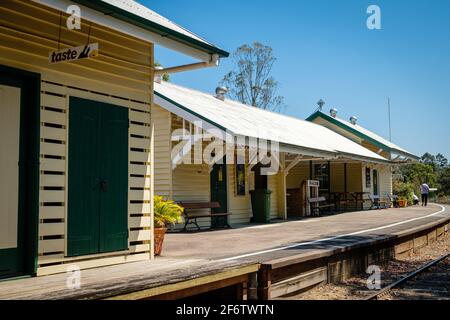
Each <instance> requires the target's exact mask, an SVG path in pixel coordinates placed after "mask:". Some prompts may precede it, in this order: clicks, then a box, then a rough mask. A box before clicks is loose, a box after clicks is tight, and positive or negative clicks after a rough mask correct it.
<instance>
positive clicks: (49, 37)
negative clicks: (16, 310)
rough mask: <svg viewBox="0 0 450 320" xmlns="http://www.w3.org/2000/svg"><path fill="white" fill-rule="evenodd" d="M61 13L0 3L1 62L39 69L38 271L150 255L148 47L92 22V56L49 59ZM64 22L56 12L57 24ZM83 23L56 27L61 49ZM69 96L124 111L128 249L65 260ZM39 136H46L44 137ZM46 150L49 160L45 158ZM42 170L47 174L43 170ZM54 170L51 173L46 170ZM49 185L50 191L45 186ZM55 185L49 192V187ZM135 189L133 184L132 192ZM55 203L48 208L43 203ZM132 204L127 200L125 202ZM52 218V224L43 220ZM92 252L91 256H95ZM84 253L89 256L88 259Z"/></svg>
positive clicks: (77, 36) (81, 39) (74, 42)
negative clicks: (75, 26)
mask: <svg viewBox="0 0 450 320" xmlns="http://www.w3.org/2000/svg"><path fill="white" fill-rule="evenodd" d="M59 22H60V13H59V12H57V11H55V10H53V9H49V8H47V7H45V6H42V5H39V4H37V3H35V2H32V1H12V0H9V1H1V2H0V65H6V66H10V67H14V68H18V69H22V70H26V71H31V72H36V73H39V74H40V75H41V148H40V149H41V164H40V170H41V176H40V187H41V191H40V195H39V198H40V200H39V201H40V209H39V219H40V224H39V243H38V247H39V248H38V253H39V256H38V275H43V274H48V273H55V272H65V271H66V268H67V266H68V265H69V264H70V263H72V262H73V263H76V265H77V266H79V267H80V268H89V267H94V266H101V265H110V264H116V263H123V262H132V261H138V260H144V259H149V258H150V256H151V253H152V247H153V246H151V245H150V243H151V238H152V231H151V230H150V228H151V227H152V225H153V222H152V219H151V212H152V210H151V188H152V183H153V182H152V179H153V177H152V176H151V172H152V158H151V157H152V155H151V152H150V149H151V140H150V137H151V134H152V130H151V122H150V120H151V119H150V105H151V99H152V90H153V89H152V88H153V81H152V79H153V67H152V66H153V45H152V44H151V43H146V42H144V41H141V40H138V39H134V38H131V37H129V36H126V35H124V34H120V33H118V32H116V31H113V30H110V29H106V28H104V27H101V26H98V25H96V24H93V25H92V28H91V38H90V42H91V43H93V42H98V43H99V50H100V52H99V56H98V57H96V58H92V59H87V60H82V61H76V62H71V63H60V64H49V62H48V54H49V52H51V51H53V50H56V49H58V36H59V31H60V28H59ZM65 23H66V15H65V14H64V15H63V19H62V24H63V26H64V25H65ZM88 31H89V25H88V24H87V23H86V21H85V20H83V22H82V30H77V31H69V30H68V29H67V28H64V27H63V28H62V29H61V37H60V44H59V45H60V47H61V49H64V48H68V47H75V46H80V45H84V44H86V41H87V38H88ZM71 96H75V97H80V98H85V99H90V100H96V101H101V102H106V103H110V104H115V105H119V106H123V107H125V108H128V109H129V118H130V131H129V132H130V136H129V146H130V151H129V161H130V164H129V173H130V177H129V201H130V204H129V210H128V211H129V212H128V214H129V227H130V231H129V235H130V236H129V250H128V251H126V252H121V253H120V254H118V253H112V254H98V255H91V256H87V257H77V258H66V257H65V251H66V241H65V239H66V228H67V226H66V223H65V221H67V194H68V189H67V176H68V172H67V168H68V161H67V159H68V150H69V146H68V144H69V141H68V139H67V137H68V129H70V123H68V113H69V112H70V106H69V103H68V101H69V98H70V97H71ZM44 140H46V141H44ZM49 156H51V158H49ZM44 171H46V172H47V173H45V174H44ZM48 171H53V172H58V173H59V174H58V175H55V174H52V173H48ZM50 187H51V188H52V190H49V188H50ZM55 187H57V188H60V190H56V191H55V190H54V188H55ZM136 188H139V190H136ZM55 202H56V203H59V204H60V205H59V206H49V204H50V203H55ZM132 202H133V203H132ZM49 220H51V221H52V223H48V221H49ZM94 258H95V259H94ZM88 259H89V260H88Z"/></svg>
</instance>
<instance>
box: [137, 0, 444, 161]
mask: <svg viewBox="0 0 450 320" xmlns="http://www.w3.org/2000/svg"><path fill="white" fill-rule="evenodd" d="M140 2H141V3H143V4H145V5H147V6H148V7H150V8H151V9H153V10H155V11H157V12H158V13H160V14H162V15H164V16H166V17H167V18H169V19H171V20H173V21H175V22H177V23H178V24H180V25H182V26H183V27H186V28H188V29H189V30H191V31H193V32H194V33H197V34H198V35H200V36H202V37H203V38H205V39H207V40H208V41H210V42H212V43H214V44H216V45H218V46H220V47H221V48H223V49H225V50H227V51H229V52H232V51H234V50H235V49H236V48H237V47H238V46H240V45H242V44H244V43H251V42H253V41H259V42H262V43H264V44H266V45H269V46H271V47H272V48H273V49H274V54H275V56H276V58H277V62H276V64H275V66H274V69H273V76H274V77H275V78H276V79H277V80H278V81H279V83H280V87H279V94H280V95H282V96H284V97H285V102H286V105H287V108H286V109H285V110H284V113H286V114H289V115H292V116H295V117H299V118H302V119H304V118H306V117H307V116H308V115H310V114H311V113H312V112H313V111H314V110H315V109H316V107H317V105H316V102H317V101H318V100H319V99H320V98H322V99H324V100H325V102H326V103H327V104H326V106H325V108H326V109H327V110H328V109H329V108H331V107H336V108H338V109H339V116H340V117H343V118H346V119H348V118H349V117H350V116H351V115H356V116H358V118H359V123H360V124H361V125H363V126H365V127H366V128H368V129H370V130H373V131H374V132H376V133H378V134H380V135H382V136H384V137H386V138H388V136H389V128H388V112H387V98H388V97H390V98H391V105H392V124H393V126H392V140H393V142H394V143H397V144H399V145H400V146H402V147H404V148H406V149H408V150H410V151H411V152H414V153H416V154H419V155H422V154H423V153H424V152H427V151H428V152H431V153H434V154H436V153H438V152H441V153H443V154H444V155H445V156H447V157H450V139H449V137H450V122H449V119H450V1H448V0H427V1H425V0H414V1H406V0H395V1H393V0H385V1H375V0H373V1H363V0H347V1H338V0H334V1H332V0H315V1H313V0H308V1H306V0H303V1H299V0H279V1H268V0H245V1H244V0H227V1H206V0H190V1H186V0H140ZM371 4H376V5H378V6H380V8H381V13H382V17H381V19H382V20H381V21H382V29H381V30H369V29H367V27H366V20H367V17H368V15H367V13H366V10H367V7H368V6H369V5H371ZM156 59H157V60H158V61H159V62H161V63H162V64H163V65H164V66H166V67H168V66H172V65H177V64H182V63H189V62H190V61H191V60H190V59H189V58H188V57H185V56H182V55H178V54H176V53H173V52H171V51H169V50H166V49H163V48H157V50H156ZM231 62H232V61H231V59H224V60H222V63H221V66H220V67H219V68H212V69H205V70H200V71H191V72H186V73H182V74H178V75H173V76H172V78H171V81H172V82H174V83H178V84H181V85H184V86H188V87H191V88H195V89H199V90H202V91H206V92H211V93H213V92H214V89H215V88H216V86H217V84H218V82H219V81H220V80H221V79H222V77H223V75H224V74H226V73H227V72H228V71H229V70H231V68H232V65H231Z"/></svg>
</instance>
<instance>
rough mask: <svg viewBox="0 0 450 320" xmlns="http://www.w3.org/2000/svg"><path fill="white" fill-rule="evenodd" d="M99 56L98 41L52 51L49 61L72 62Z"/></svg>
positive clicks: (51, 62) (53, 62)
mask: <svg viewBox="0 0 450 320" xmlns="http://www.w3.org/2000/svg"><path fill="white" fill-rule="evenodd" d="M97 56H98V43H90V44H87V45H85V46H80V47H75V48H67V49H64V50H60V51H53V52H50V53H49V55H48V61H49V62H50V64H55V63H61V62H72V61H76V60H80V59H88V58H95V57H97Z"/></svg>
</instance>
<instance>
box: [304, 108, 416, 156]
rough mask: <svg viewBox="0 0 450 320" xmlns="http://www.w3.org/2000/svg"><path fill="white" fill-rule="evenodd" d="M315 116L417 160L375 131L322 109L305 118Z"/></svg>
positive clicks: (381, 147)
mask: <svg viewBox="0 0 450 320" xmlns="http://www.w3.org/2000/svg"><path fill="white" fill-rule="evenodd" d="M317 118H321V119H324V120H326V121H328V122H330V123H332V124H334V125H336V126H338V127H340V128H342V129H344V130H346V131H347V132H349V133H351V134H353V135H355V136H357V137H359V138H361V139H363V140H366V141H368V142H370V143H372V144H373V145H375V146H376V147H379V148H380V149H383V150H384V151H387V152H390V153H395V154H397V155H400V156H404V157H406V158H409V159H412V160H418V159H419V157H418V156H416V155H415V154H413V153H411V152H409V151H407V150H405V149H403V148H401V147H399V146H398V145H396V144H394V143H392V142H391V141H389V140H387V139H385V138H383V137H381V136H379V135H377V134H376V133H374V132H372V131H370V130H368V129H366V128H364V127H362V126H360V125H359V124H353V123H351V122H349V121H345V120H343V119H341V118H339V117H332V116H331V115H329V114H326V113H324V112H322V111H316V112H315V113H313V114H312V115H311V116H309V117H308V118H307V119H306V120H307V121H314V120H315V119H317Z"/></svg>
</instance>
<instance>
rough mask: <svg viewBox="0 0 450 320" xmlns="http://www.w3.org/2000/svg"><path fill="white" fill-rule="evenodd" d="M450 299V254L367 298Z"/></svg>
mask: <svg viewBox="0 0 450 320" xmlns="http://www.w3.org/2000/svg"><path fill="white" fill-rule="evenodd" d="M383 299H390V300H419V299H432V300H439V299H441V300H450V254H446V255H444V256H442V257H440V258H438V259H436V260H433V261H431V262H430V263H427V264H426V265H424V266H422V267H420V268H419V269H417V270H415V271H414V272H411V273H409V274H408V275H406V276H405V277H403V278H401V279H400V280H398V281H395V282H394V283H392V284H390V285H389V286H387V287H385V288H383V289H381V290H379V291H377V292H375V293H374V294H371V295H370V296H368V297H366V298H365V300H383Z"/></svg>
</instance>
